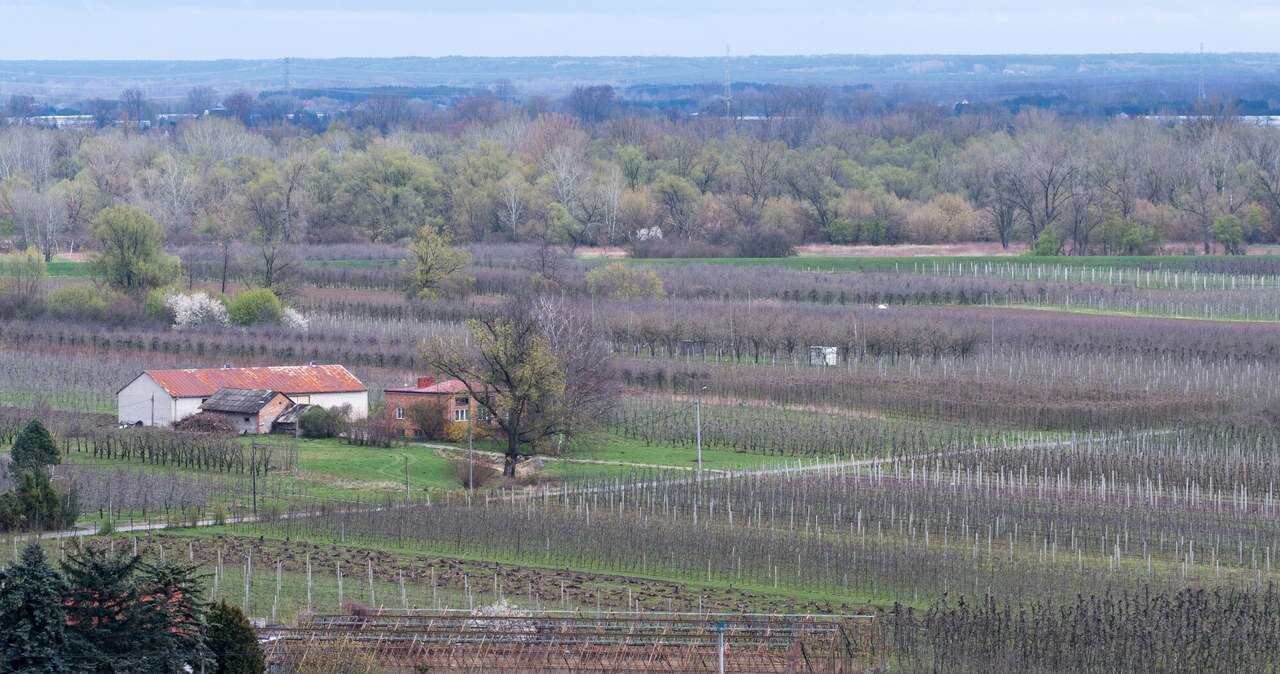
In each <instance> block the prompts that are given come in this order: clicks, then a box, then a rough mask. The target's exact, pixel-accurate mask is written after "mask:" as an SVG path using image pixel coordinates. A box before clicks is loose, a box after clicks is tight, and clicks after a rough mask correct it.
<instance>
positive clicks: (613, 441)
mask: <svg viewBox="0 0 1280 674" xmlns="http://www.w3.org/2000/svg"><path fill="white" fill-rule="evenodd" d="M443 444H448V443H443ZM454 446H457V447H459V448H465V447H466V444H465V443H463V444H461V445H454ZM475 448H476V449H477V450H480V451H485V452H501V451H503V448H502V445H501V443H500V442H498V441H497V440H493V439H487V440H482V441H479V442H476V443H475ZM551 458H552V460H551V461H550V462H549V465H548V467H547V475H549V476H552V477H558V478H565V479H569V478H576V477H599V476H604V475H619V474H628V473H632V472H635V471H636V470H644V469H646V468H689V469H692V468H697V466H698V458H697V451H696V450H695V449H694V448H693V447H692V446H689V447H672V446H664V445H653V444H646V443H645V442H644V441H643V440H635V439H632V438H626V437H623V436H621V435H617V434H614V433H599V434H596V435H593V436H591V437H589V438H586V439H584V440H583V441H582V442H581V444H580V446H579V447H576V448H574V449H572V450H570V451H568V452H566V453H565V454H564V455H563V456H562V457H551ZM555 458H563V459H567V461H556V460H554V459H555ZM588 462H600V463H588ZM782 462H783V458H780V457H777V456H765V455H763V454H750V453H747V452H737V451H732V450H724V449H708V448H706V447H704V448H703V449H702V467H703V468H704V469H706V470H754V469H758V468H768V467H771V466H776V465H779V464H781V463H782Z"/></svg>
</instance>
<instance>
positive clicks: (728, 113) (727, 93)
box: [724, 45, 733, 120]
mask: <svg viewBox="0 0 1280 674" xmlns="http://www.w3.org/2000/svg"><path fill="white" fill-rule="evenodd" d="M729 63H730V60H729V45H725V46H724V117H725V119H729V120H732V119H733V80H732V79H730V78H729Z"/></svg>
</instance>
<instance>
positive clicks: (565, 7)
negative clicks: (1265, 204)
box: [0, 0, 1280, 59]
mask: <svg viewBox="0 0 1280 674" xmlns="http://www.w3.org/2000/svg"><path fill="white" fill-rule="evenodd" d="M1036 4H1037V3H1035V2H1034V0H1032V1H1027V0H1022V1H1020V2H1014V1H1012V0H969V1H968V2H961V1H960V0H915V1H913V2H909V3H906V2H894V1H893V0H879V1H877V2H867V1H865V0H843V1H841V0H786V1H784V0H768V1H766V2H750V1H749V0H743V1H741V2H730V1H728V0H707V1H705V2H698V1H697V0H638V1H633V2H587V1H586V0H543V1H542V2H521V1H519V0H465V1H464V0H441V1H436V2H411V1H410V0H342V1H339V0H263V1H261V2H254V1H251V0H239V1H237V0H203V1H201V0H0V59H213V58H276V57H282V56H295V57H317V58H322V57H333V56H448V55H463V56H525V55H538V56H547V55H567V56H606V55H671V56H710V55H723V53H724V49H725V46H726V45H731V47H732V50H733V53H734V54H738V55H745V54H832V53H850V54H921V53H937V54H995V53H1013V52H1019V53H1069V54H1075V53H1096V52H1140V51H1144V52H1189V51H1195V50H1196V49H1197V46H1198V45H1199V44H1200V43H1201V42H1203V43H1204V44H1205V49H1206V50H1208V51H1277V50H1280V3H1277V2H1275V1H1274V0H1273V1H1272V2H1263V1H1257V0H1213V1H1207V2H1206V1H1200V2H1191V1H1190V0H1166V1H1164V2H1155V1H1147V2H1128V1H1126V0H1111V1H1106V0H1073V1H1069V2H1055V3H1053V4H1052V5H1048V3H1046V6H1047V7H1048V8H1040V7H1038V6H1036Z"/></svg>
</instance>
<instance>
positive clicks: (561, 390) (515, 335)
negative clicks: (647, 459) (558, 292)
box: [425, 295, 617, 477]
mask: <svg viewBox="0 0 1280 674" xmlns="http://www.w3.org/2000/svg"><path fill="white" fill-rule="evenodd" d="M467 328H468V330H469V331H470V333H471V335H470V340H469V343H467V344H463V343H460V342H458V341H451V340H447V339H446V338H444V337H439V338H437V339H436V340H435V341H433V342H431V343H429V344H427V346H426V349H425V356H426V361H427V363H428V365H429V366H430V367H431V368H432V369H434V370H435V371H437V372H440V373H442V374H444V375H445V376H448V377H452V378H455V379H458V380H459V381H461V382H462V383H463V385H464V386H466V388H467V391H468V392H469V394H470V395H471V397H472V398H473V399H474V400H475V401H476V402H477V403H478V404H479V406H480V408H481V410H482V412H483V414H484V416H485V417H487V418H488V419H491V420H492V423H493V424H494V425H496V426H497V427H498V428H499V429H500V430H501V433H502V435H503V436H504V438H505V440H506V449H505V452H504V454H505V456H506V461H505V464H504V467H503V474H504V475H506V476H507V477H515V474H516V465H517V463H518V462H519V460H520V457H521V456H522V455H530V454H534V453H537V452H539V451H546V450H547V449H558V448H563V447H564V445H565V443H566V442H568V441H570V440H571V439H573V438H575V437H577V436H579V435H580V434H581V433H583V432H584V431H586V430H588V429H590V428H592V427H594V426H597V425H599V424H601V423H602V422H603V420H604V418H605V417H606V415H607V414H608V413H609V410H610V408H611V406H612V404H613V401H614V399H615V396H616V393H617V391H616V387H615V385H614V380H613V377H612V376H611V370H610V367H609V355H608V350H607V348H606V347H605V345H604V343H603V340H602V339H601V336H600V334H599V332H598V330H597V329H596V328H595V326H593V325H592V324H591V323H590V322H589V321H587V320H585V319H584V318H583V317H582V316H580V315H578V314H577V313H576V312H575V311H573V309H572V308H571V307H570V306H569V305H568V304H567V303H565V302H564V301H563V300H559V299H552V298H546V297H537V296H528V295H526V296H522V297H518V298H516V299H514V300H512V301H511V302H510V303H509V304H508V305H507V306H506V307H505V308H504V309H502V310H499V311H494V312H486V314H485V315H483V316H481V317H479V318H476V319H473V320H471V321H468V322H467Z"/></svg>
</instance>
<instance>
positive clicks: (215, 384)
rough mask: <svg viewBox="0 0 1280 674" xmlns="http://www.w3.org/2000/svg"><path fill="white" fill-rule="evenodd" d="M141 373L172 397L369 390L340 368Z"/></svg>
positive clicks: (344, 369) (319, 366) (291, 366)
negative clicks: (224, 392)
mask: <svg viewBox="0 0 1280 674" xmlns="http://www.w3.org/2000/svg"><path fill="white" fill-rule="evenodd" d="M143 374H146V375H147V376H149V377H151V379H152V380H154V381H155V382H156V383H157V384H159V385H160V387H161V388H163V389H164V390H165V392H166V393H168V394H169V395H171V396H173V397H175V398H204V397H207V396H211V395H213V394H214V393H217V391H218V389H221V388H238V389H251V390H267V391H279V392H281V393H283V394H285V395H296V394H306V393H359V392H363V391H367V390H368V389H367V388H366V387H365V385H364V384H363V383H362V382H361V381H360V380H359V379H357V378H356V376H355V375H353V374H351V372H350V371H348V370H347V368H345V367H343V366H341V365H281V366H274V367H230V368H200V369H191V370H145V371H144V372H143Z"/></svg>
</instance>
